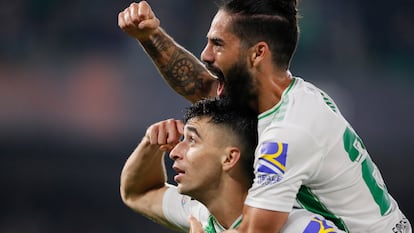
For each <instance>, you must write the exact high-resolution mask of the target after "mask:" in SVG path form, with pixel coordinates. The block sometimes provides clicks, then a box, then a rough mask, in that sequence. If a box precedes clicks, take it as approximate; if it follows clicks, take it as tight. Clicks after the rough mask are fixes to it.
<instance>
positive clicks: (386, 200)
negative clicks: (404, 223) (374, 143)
mask: <svg viewBox="0 0 414 233" xmlns="http://www.w3.org/2000/svg"><path fill="white" fill-rule="evenodd" d="M343 141H344V147H345V150H346V152H347V153H348V155H349V159H350V160H351V161H353V162H360V161H362V162H361V171H362V177H363V179H364V181H365V183H366V185H367V186H368V189H369V190H370V192H371V194H372V197H373V198H374V200H375V202H376V203H377V204H378V206H379V208H380V210H381V215H385V214H386V213H387V211H388V210H389V209H390V206H391V201H390V197H389V195H388V191H387V187H386V186H385V184H384V181H383V179H382V176H381V173H380V172H379V170H378V168H377V166H376V165H375V164H374V162H373V161H372V160H371V157H370V156H369V154H368V152H367V150H366V149H365V146H364V144H363V142H362V140H361V138H360V137H358V135H357V134H356V133H355V131H353V130H352V129H350V128H347V129H346V130H345V133H344V135H343Z"/></svg>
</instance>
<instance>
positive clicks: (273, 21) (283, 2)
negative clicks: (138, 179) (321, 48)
mask: <svg viewBox="0 0 414 233" xmlns="http://www.w3.org/2000/svg"><path fill="white" fill-rule="evenodd" d="M219 10H223V11H224V12H226V13H229V14H230V15H231V17H232V23H231V29H230V30H232V33H233V34H235V35H236V36H237V37H239V38H240V40H241V42H242V44H243V45H245V46H247V47H248V48H249V47H251V46H253V45H254V44H256V43H258V42H260V41H264V42H266V43H267V44H268V46H269V49H270V50H271V52H272V59H273V62H274V64H276V65H278V66H280V67H282V68H284V69H288V68H289V65H290V61H291V59H292V57H293V54H294V53H295V50H296V46H297V43H298V39H299V26H298V18H299V17H298V10H297V1H296V0H231V1H228V2H227V3H224V4H223V5H222V6H220V7H219Z"/></svg>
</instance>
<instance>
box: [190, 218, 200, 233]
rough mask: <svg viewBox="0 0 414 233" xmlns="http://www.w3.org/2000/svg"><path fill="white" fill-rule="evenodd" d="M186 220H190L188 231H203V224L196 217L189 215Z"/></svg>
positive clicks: (195, 232) (191, 232) (194, 232)
mask: <svg viewBox="0 0 414 233" xmlns="http://www.w3.org/2000/svg"><path fill="white" fill-rule="evenodd" d="M188 221H189V222H190V232H189V233H204V230H203V226H202V225H201V223H200V222H199V221H198V220H197V219H196V218H194V217H193V216H191V215H190V217H188Z"/></svg>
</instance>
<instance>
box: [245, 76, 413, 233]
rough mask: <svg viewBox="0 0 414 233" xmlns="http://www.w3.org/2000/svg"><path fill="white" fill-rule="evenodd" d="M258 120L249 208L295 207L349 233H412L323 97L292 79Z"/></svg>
mask: <svg viewBox="0 0 414 233" xmlns="http://www.w3.org/2000/svg"><path fill="white" fill-rule="evenodd" d="M258 119H259V123H258V133H259V144H258V147H257V149H256V158H255V165H254V167H255V180H254V184H253V186H252V188H251V189H250V190H249V195H248V197H247V199H246V204H247V205H249V206H252V207H255V208H261V209H267V210H273V211H282V212H290V211H291V210H292V207H293V205H294V203H295V201H296V200H297V201H298V202H299V203H300V205H301V206H302V207H304V208H306V209H308V210H309V211H311V212H315V213H319V214H321V215H323V216H324V217H325V218H327V219H330V220H332V221H333V222H334V223H335V224H336V225H337V226H338V227H339V228H341V229H342V230H344V231H347V232H352V233H358V232H361V233H371V232H372V233H382V232H384V233H394V232H400V233H406V232H411V226H410V224H409V222H408V220H407V219H406V218H405V217H404V215H403V214H402V213H401V211H400V210H399V208H398V205H397V203H396V201H395V200H394V199H393V198H392V197H391V195H390V194H389V193H388V192H387V188H386V186H385V184H384V181H383V179H382V177H381V174H380V172H379V170H378V168H377V167H376V165H375V164H374V162H373V161H372V159H371V158H370V156H369V154H368V152H367V150H366V148H365V146H364V144H363V143H362V140H361V139H360V137H358V135H357V134H356V132H355V131H354V130H353V129H352V127H351V126H350V124H349V123H348V122H347V121H346V120H345V119H344V117H343V116H342V115H341V113H340V112H339V110H338V108H337V106H336V105H335V103H334V102H333V101H332V99H331V98H330V97H329V96H328V95H327V94H326V93H324V92H323V91H321V90H319V89H318V88H316V87H315V86H313V85H312V84H310V83H308V82H305V81H304V80H302V79H300V78H294V79H293V81H292V83H291V85H290V86H289V87H288V88H287V89H286V90H285V91H284V93H283V95H282V98H281V101H279V103H278V104H277V105H276V106H274V107H273V108H272V109H269V110H268V111H266V112H264V113H262V114H260V115H259V117H258Z"/></svg>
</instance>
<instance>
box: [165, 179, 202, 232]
mask: <svg viewBox="0 0 414 233" xmlns="http://www.w3.org/2000/svg"><path fill="white" fill-rule="evenodd" d="M162 209H163V213H164V216H165V218H166V219H167V221H169V222H170V223H171V224H174V225H175V226H177V227H179V228H180V229H182V231H183V232H188V231H189V229H190V224H189V222H188V216H190V215H192V216H194V217H195V218H196V219H198V220H199V221H200V222H201V224H202V225H203V226H206V225H207V221H208V217H209V212H208V210H207V208H206V207H205V206H204V205H203V204H202V203H200V202H198V201H196V200H193V199H191V197H189V196H186V195H182V194H180V193H178V191H177V188H176V187H174V186H170V187H169V188H168V189H167V190H166V192H165V193H164V197H163V203H162Z"/></svg>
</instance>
